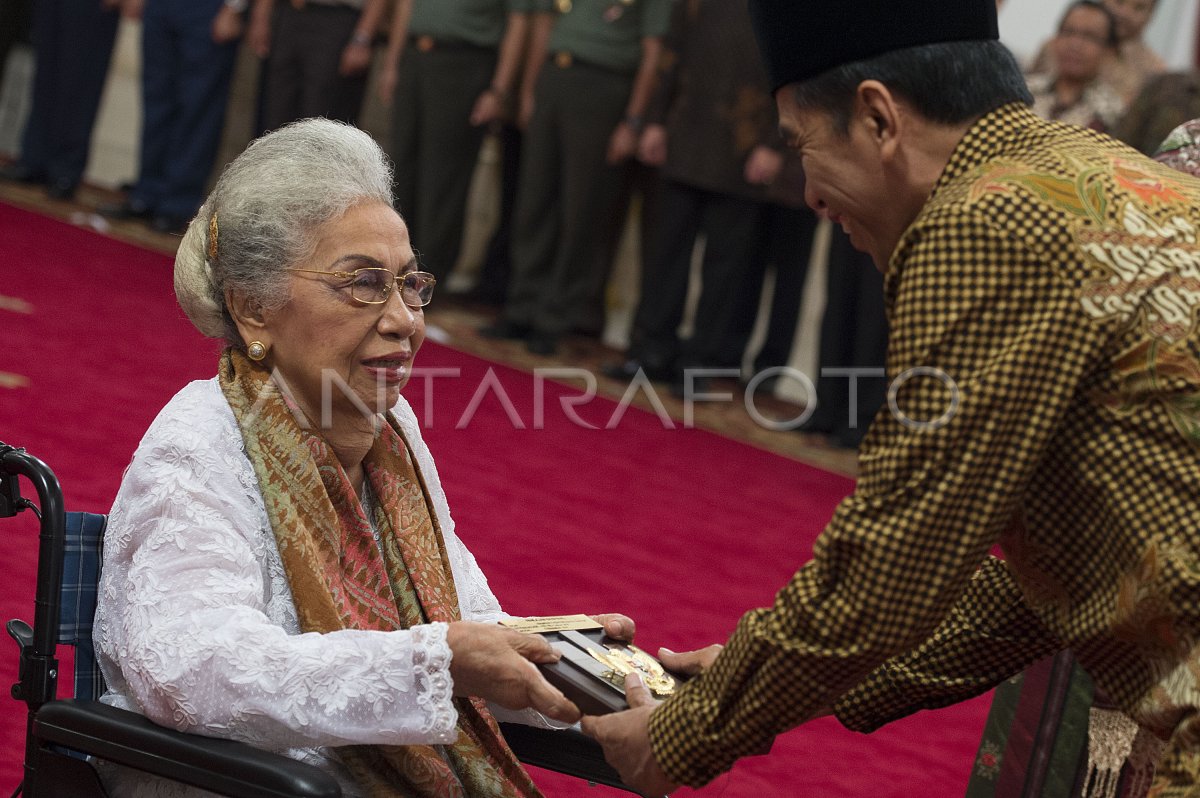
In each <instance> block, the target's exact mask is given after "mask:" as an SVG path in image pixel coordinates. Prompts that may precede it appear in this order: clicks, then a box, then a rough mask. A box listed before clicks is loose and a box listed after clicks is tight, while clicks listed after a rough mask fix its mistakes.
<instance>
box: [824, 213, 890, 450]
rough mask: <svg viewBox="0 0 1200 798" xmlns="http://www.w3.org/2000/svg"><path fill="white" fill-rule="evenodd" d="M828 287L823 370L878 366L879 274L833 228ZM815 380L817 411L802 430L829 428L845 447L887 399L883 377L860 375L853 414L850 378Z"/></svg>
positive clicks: (882, 325)
mask: <svg viewBox="0 0 1200 798" xmlns="http://www.w3.org/2000/svg"><path fill="white" fill-rule="evenodd" d="M827 291H828V294H827V298H826V301H825V315H824V317H823V318H822V320H821V345H820V354H819V360H820V368H821V370H822V372H824V371H825V370H826V369H829V368H876V369H882V368H883V367H884V361H885V359H886V356H887V319H886V318H885V316H884V309H883V275H881V274H880V273H879V270H878V269H876V268H875V264H874V263H873V262H872V261H871V258H870V257H869V256H868V255H866V254H865V253H862V252H859V251H858V250H856V249H854V247H852V246H851V245H850V239H849V237H848V236H847V235H846V234H845V233H843V232H842V231H841V229H840V228H836V227H835V228H834V230H833V239H832V241H831V243H830V247H829V274H828V278H827ZM816 383H817V410H816V412H815V413H813V415H812V416H811V417H810V418H809V419H808V421H807V422H806V423H805V425H804V429H805V430H808V431H811V432H823V433H827V434H829V435H831V436H832V437H833V438H834V439H835V440H836V441H837V442H838V443H840V444H841V445H843V446H847V447H854V446H857V445H858V444H859V442H861V441H862V438H863V436H864V435H865V434H866V432H867V427H868V425H869V424H870V422H871V419H872V418H874V417H875V413H876V412H877V411H878V410H879V408H880V407H882V406H883V403H884V401H885V400H886V398H887V382H886V380H885V379H884V378H883V377H882V376H879V377H870V378H864V377H860V378H858V381H857V396H856V401H855V405H856V407H855V408H854V411H855V412H854V413H853V414H852V413H851V412H850V410H851V408H850V397H851V378H850V377H848V376H838V375H831V374H823V376H820V377H819V378H818V379H817V381H816Z"/></svg>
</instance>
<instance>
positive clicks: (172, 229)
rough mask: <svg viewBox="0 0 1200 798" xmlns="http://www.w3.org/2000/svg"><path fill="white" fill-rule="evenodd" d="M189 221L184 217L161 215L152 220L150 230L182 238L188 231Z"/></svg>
mask: <svg viewBox="0 0 1200 798" xmlns="http://www.w3.org/2000/svg"><path fill="white" fill-rule="evenodd" d="M189 221H190V220H189V219H185V218H184V217H182V216H172V215H170V214H169V213H160V214H158V215H156V216H155V217H154V218H153V219H151V220H150V229H151V230H153V231H154V232H156V233H168V234H170V235H173V236H181V235H183V234H184V233H185V232H186V231H187V226H188V222H189Z"/></svg>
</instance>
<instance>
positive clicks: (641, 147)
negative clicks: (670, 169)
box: [638, 125, 667, 166]
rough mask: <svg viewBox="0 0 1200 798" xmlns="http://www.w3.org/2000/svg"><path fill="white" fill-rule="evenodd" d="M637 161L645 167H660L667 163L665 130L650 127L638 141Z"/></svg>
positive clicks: (657, 126) (659, 127)
mask: <svg viewBox="0 0 1200 798" xmlns="http://www.w3.org/2000/svg"><path fill="white" fill-rule="evenodd" d="M638 160H639V161H641V162H642V163H644V164H646V166H662V165H663V164H665V163H666V162H667V129H666V127H664V126H663V125H650V126H649V127H647V128H646V129H645V130H643V131H642V137H641V139H639V140H638Z"/></svg>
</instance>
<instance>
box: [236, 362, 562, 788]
mask: <svg viewBox="0 0 1200 798" xmlns="http://www.w3.org/2000/svg"><path fill="white" fill-rule="evenodd" d="M219 379H220V383H221V390H222V391H223V392H224V394H225V398H226V399H227V400H228V401H229V405H230V407H232V408H233V414H234V416H235V417H236V418H237V421H238V426H239V427H240V429H241V431H242V439H243V441H244V443H245V447H246V454H247V455H248V456H249V458H250V462H251V463H252V464H253V466H254V473H255V474H256V475H257V477H258V484H259V487H260V489H261V491H262V496H263V501H264V503H265V504H266V509H267V517H268V518H269V519H270V522H271V528H272V530H273V531H274V533H275V541H276V543H277V544H278V546H279V553H280V556H281V557H282V559H283V565H284V569H285V571H286V572H287V577H288V584H289V585H290V587H291V590H292V597H293V599H294V600H295V603H296V612H297V615H298V616H299V619H300V628H301V630H302V631H304V632H333V631H336V630H339V629H373V630H379V631H385V632H387V631H394V630H397V629H408V628H410V627H412V626H416V625H418V624H422V623H429V622H435V621H441V622H445V623H450V622H452V621H457V620H459V608H458V595H457V593H456V592H455V589H454V581H453V576H452V574H451V571H450V563H449V560H448V559H447V556H446V546H445V540H444V539H443V537H442V532H441V529H440V528H439V527H438V523H437V517H436V515H435V514H434V512H433V511H432V509H431V505H430V502H429V497H428V491H427V490H426V487H425V483H424V480H423V479H422V477H421V474H420V472H419V470H418V468H417V464H416V461H415V458H414V457H413V453H412V450H411V449H410V448H409V446H408V443H407V441H405V439H404V436H403V435H402V434H401V432H400V430H399V428H398V427H397V425H396V421H395V419H394V418H392V417H391V414H389V415H388V418H387V421H386V423H383V424H381V425H380V429H379V432H378V434H377V435H376V437H375V441H374V444H373V445H372V447H371V450H370V452H369V453H368V454H367V457H366V459H365V461H364V470H365V471H366V476H367V480H368V482H369V483H370V488H371V491H372V493H373V494H374V496H375V502H374V504H375V507H374V510H373V520H374V521H375V528H376V529H378V531H379V534H380V539H381V544H382V545H379V544H377V543H376V540H375V536H374V534H373V532H372V527H371V522H370V521H369V520H368V519H367V517H366V515H365V513H364V511H363V508H362V505H361V504H360V503H359V501H358V498H357V496H356V495H355V492H354V489H353V488H352V487H351V485H350V481H349V479H348V477H347V476H346V472H345V470H343V468H342V467H341V465H340V463H339V462H338V460H337V458H336V457H335V456H334V454H333V452H332V451H331V450H330V448H329V445H328V444H327V443H326V442H325V441H324V440H323V439H322V438H321V436H320V435H319V433H318V432H316V431H315V430H312V429H301V425H300V424H299V423H298V422H297V419H298V418H303V415H302V414H301V411H300V410H299V409H298V407H297V406H296V405H295V404H294V403H293V402H292V400H291V399H290V398H288V397H287V396H286V395H285V394H284V393H283V392H281V391H280V390H278V388H277V387H276V385H275V383H274V382H273V381H272V380H271V378H270V375H269V374H268V373H267V372H266V371H265V370H264V369H262V368H261V367H259V366H256V365H255V364H253V363H251V361H250V360H249V359H247V358H246V357H245V355H243V354H242V353H240V352H238V351H235V350H227V351H226V352H225V354H224V355H222V357H221V364H220V371H219ZM310 426H311V425H310ZM381 547H382V549H383V551H382V552H381V551H380V548H381ZM455 705H456V708H457V710H458V740H457V741H456V742H455V743H454V744H452V745H448V746H439V747H434V746H427V745H410V746H379V745H376V746H371V745H357V746H345V747H340V748H337V749H335V750H336V751H337V753H338V755H339V756H340V757H341V759H342V761H343V762H344V763H345V765H346V766H347V768H348V769H349V771H350V772H351V773H352V774H353V776H354V778H355V779H356V780H357V781H358V782H359V783H360V784H361V785H362V786H363V787H364V788H365V789H366V793H367V795H369V796H371V798H399V797H400V796H403V798H468V797H470V798H475V796H479V797H480V798H482V796H502V797H503V798H540V796H541V793H540V792H539V791H538V789H537V787H536V786H534V784H533V782H532V780H531V779H530V778H529V774H527V773H526V772H525V771H524V770H523V769H522V768H521V765H520V764H519V763H518V762H517V760H516V757H515V756H514V755H513V753H512V751H510V750H509V748H508V745H507V744H505V742H504V738H503V737H501V736H500V729H499V727H498V726H497V725H496V721H495V720H494V719H493V718H492V716H491V714H490V713H489V712H488V710H487V708H486V706H485V703H484V701H483V700H482V699H477V698H471V699H463V698H459V699H455Z"/></svg>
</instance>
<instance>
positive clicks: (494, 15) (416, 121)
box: [380, 0, 534, 278]
mask: <svg viewBox="0 0 1200 798" xmlns="http://www.w3.org/2000/svg"><path fill="white" fill-rule="evenodd" d="M533 2H534V0H399V2H398V3H397V5H396V11H395V16H394V17H393V19H392V29H391V35H390V37H389V39H388V49H387V55H386V56H385V58H384V64H383V71H382V74H381V76H380V96H381V98H382V99H383V102H384V103H385V104H390V105H392V107H393V108H394V116H393V121H392V137H393V138H392V152H391V155H392V157H393V158H394V159H395V161H396V188H395V191H396V204H397V207H398V209H399V211H400V213H402V214H403V215H404V218H405V220H406V221H407V222H408V227H409V231H410V234H411V236H412V240H413V242H414V243H415V244H416V246H417V248H418V249H419V250H420V251H421V252H422V253H424V255H423V257H422V266H423V268H424V269H426V270H428V271H430V272H432V273H433V274H435V275H436V276H437V277H438V278H443V277H445V276H446V275H447V274H448V273H449V271H450V270H451V269H452V268H453V267H454V263H455V261H457V260H458V254H459V251H460V249H461V247H462V237H463V224H464V218H465V215H466V207H467V195H468V191H469V189H470V185H471V176H472V174H473V173H474V170H475V162H476V160H477V159H478V157H479V147H480V145H481V144H482V143H483V136H484V133H485V132H486V131H487V126H488V125H489V124H491V123H493V122H498V121H499V120H500V119H501V118H502V117H503V116H504V115H505V114H506V113H509V112H510V111H511V109H512V108H513V106H514V103H513V102H512V98H513V97H514V95H515V93H516V88H517V83H518V79H519V72H520V68H521V62H522V57H523V55H524V51H525V49H526V38H527V34H528V30H529V12H530V11H532V10H533Z"/></svg>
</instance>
